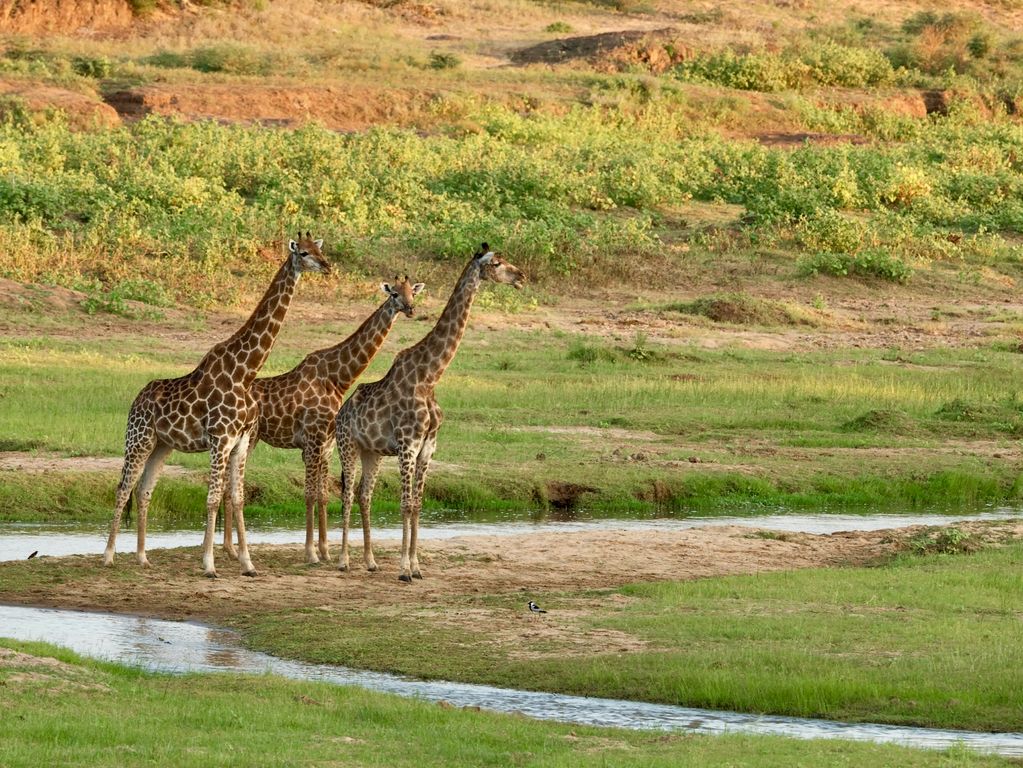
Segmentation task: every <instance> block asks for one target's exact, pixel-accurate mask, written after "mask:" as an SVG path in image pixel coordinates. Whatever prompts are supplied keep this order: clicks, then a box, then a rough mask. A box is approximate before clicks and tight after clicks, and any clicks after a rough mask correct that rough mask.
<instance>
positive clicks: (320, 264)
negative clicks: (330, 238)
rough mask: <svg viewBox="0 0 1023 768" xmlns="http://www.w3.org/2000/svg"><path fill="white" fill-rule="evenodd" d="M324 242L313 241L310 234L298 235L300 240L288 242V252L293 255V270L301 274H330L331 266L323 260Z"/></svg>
mask: <svg viewBox="0 0 1023 768" xmlns="http://www.w3.org/2000/svg"><path fill="white" fill-rule="evenodd" d="M321 247H323V240H313V237H312V235H310V234H309V233H308V232H306V233H305V236H304V237H303V236H302V233H301V232H299V233H298V240H289V241H288V252H289V253H291V268H292V269H294V270H295V273H296V274H298V273H301V272H322V273H323V274H325V275H329V274H330V264H328V263H327V260H326V259H324V258H323V251H321V250H320V248H321Z"/></svg>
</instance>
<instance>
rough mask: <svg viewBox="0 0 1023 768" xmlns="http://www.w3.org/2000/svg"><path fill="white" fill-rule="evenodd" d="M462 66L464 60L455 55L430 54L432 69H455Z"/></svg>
mask: <svg viewBox="0 0 1023 768" xmlns="http://www.w3.org/2000/svg"><path fill="white" fill-rule="evenodd" d="M461 65H462V60H461V59H460V58H458V56H456V55H455V54H453V53H438V52H436V51H435V52H433V53H431V54H430V69H455V68H456V67H459V66H461Z"/></svg>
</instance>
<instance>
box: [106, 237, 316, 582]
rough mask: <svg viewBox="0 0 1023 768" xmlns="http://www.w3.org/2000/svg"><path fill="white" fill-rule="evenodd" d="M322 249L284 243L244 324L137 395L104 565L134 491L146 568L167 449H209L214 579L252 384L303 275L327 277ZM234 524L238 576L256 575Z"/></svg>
mask: <svg viewBox="0 0 1023 768" xmlns="http://www.w3.org/2000/svg"><path fill="white" fill-rule="evenodd" d="M322 244H323V241H322V240H313V239H312V237H311V235H310V234H309V232H306V234H305V236H302V235H301V234H299V236H298V239H297V240H291V241H289V243H288V256H287V258H286V259H285V260H284V263H283V264H281V267H280V269H278V270H277V274H276V275H274V278H273V280H272V281H271V283H270V286H269V287H268V288H267V290H266V293H265V294H264V295H263V298H262V299H261V300H260V302H259V304H258V305H257V306H256V308H255V310H253V312H252V314H251V315H250V316H249V319H248V320H247V321H246V322H245V324H244V325H243V326H242V327H241V328H240V329H238V331H237V332H235V334H234V335H233V336H231V338H229V339H227V340H226V341H222V342H220V343H219V344H216V345H215V346H214V347H213V348H212V349H210V351H209V352H207V353H206V354H205V356H203V358H202V360H200V361H199V365H197V366H196V367H195V369H194V370H193V371H192V372H191V373H189V374H186V375H185V376H180V377H178V378H176V379H160V380H157V381H151V382H149V384H147V385H146V386H145V387H143V389H142V391H141V392H139V394H138V396H137V397H136V398H135V401H134V402H133V403H132V406H131V409H130V410H129V411H128V426H127V429H126V431H125V440H124V442H125V447H124V465H123V467H122V469H121V480H120V482H119V483H118V486H117V494H116V497H115V501H114V516H113V520H112V521H111V524H110V535H109V537H108V538H107V546H106V550H105V551H104V553H103V562H104V563H105V564H106V565H112V564H113V562H114V551H115V543H116V540H117V532H118V528H119V527H120V524H121V515H122V513H123V511H124V509H125V507H126V506H127V504H128V501H129V499H130V498H131V495H132V493H133V492H134V493H135V496H136V499H137V501H138V520H137V522H136V526H137V529H138V530H137V532H138V541H137V545H136V555H137V557H138V561H139V564H140V565H143V566H145V565H148V564H149V560H148V558H147V557H146V548H145V541H146V522H147V521H146V518H147V514H148V511H149V502H150V500H151V497H152V493H153V488H154V487H155V485H156V481H157V478H158V477H159V475H160V471H161V470H162V469H163V464H164V461H165V460H166V459H167V456H168V455H170V453H171V452H172V451H182V452H184V453H200V452H205V451H209V454H210V480H209V490H208V493H207V496H206V533H205V536H204V538H203V557H202V564H203V573H204V574H205V575H206V576H209V577H216V575H217V572H216V568H215V566H214V559H213V531H214V524H215V522H216V516H217V509H218V508H219V506H220V501H221V497H222V496H223V494H224V488H225V483H227V484H228V489H227V492H228V496H229V498H230V499H231V500H232V504H233V506H235V507H236V508H237V509H239V510H241V504H242V496H243V487H244V486H243V484H244V479H245V460H246V457H247V452H248V441H249V432H250V431H251V429H252V426H253V424H254V423H255V421H256V417H257V415H258V412H257V409H256V402H255V398H254V397H253V395H252V393H251V392H250V387H251V386H252V382H253V381H254V380H255V378H256V374H257V373H258V372H259V369H260V368H261V367H262V366H263V363H265V362H266V358H267V356H268V355H269V354H270V350H271V348H272V347H273V344H274V341H275V340H276V339H277V334H278V333H279V332H280V329H281V325H282V324H283V322H284V318H285V316H286V315H287V312H288V307H289V306H290V304H291V299H292V296H293V295H294V293H295V288H296V286H297V285H298V278H299V276H300V275H301V274H302V273H303V272H320V273H324V274H329V273H330V271H331V268H330V265H329V264H328V263H327V261H326V260H325V259H324V257H323V252H322V251H321V246H322ZM237 524H238V546H239V552H238V560H239V562H240V564H241V568H242V573H244V574H245V575H249V576H254V575H255V574H256V569H255V568H254V567H253V565H252V560H251V558H250V557H249V551H248V545H247V544H246V540H245V522H244V519H243V518H242V516H241V514H240V513H239V516H238V520H237Z"/></svg>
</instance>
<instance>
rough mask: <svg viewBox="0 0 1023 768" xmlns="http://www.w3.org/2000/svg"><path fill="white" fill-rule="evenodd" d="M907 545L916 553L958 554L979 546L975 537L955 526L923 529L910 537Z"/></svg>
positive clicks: (968, 551)
mask: <svg viewBox="0 0 1023 768" xmlns="http://www.w3.org/2000/svg"><path fill="white" fill-rule="evenodd" d="M908 546H909V549H910V551H911V552H913V553H914V554H916V555H933V554H941V555H960V554H968V553H970V552H975V551H977V549H978V548H979V544H978V543H977V541H976V540H975V537H973V536H971V535H970V534H969V533H967V532H966V531H963V530H962V529H961V528H957V527H955V526H952V527H949V528H941V529H939V530H937V531H935V530H930V531H924V532H923V533H920V534H917V535H916V536H914V537H913V538H911V539H910V540H909V542H908Z"/></svg>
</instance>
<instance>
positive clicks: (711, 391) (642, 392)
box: [0, 304, 1023, 525]
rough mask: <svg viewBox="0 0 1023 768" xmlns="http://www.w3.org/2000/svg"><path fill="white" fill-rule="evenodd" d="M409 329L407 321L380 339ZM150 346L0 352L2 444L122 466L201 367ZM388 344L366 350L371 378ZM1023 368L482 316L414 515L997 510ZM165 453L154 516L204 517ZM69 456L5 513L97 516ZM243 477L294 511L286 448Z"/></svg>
mask: <svg viewBox="0 0 1023 768" xmlns="http://www.w3.org/2000/svg"><path fill="white" fill-rule="evenodd" d="M434 306H436V304H435V305H434ZM423 332H424V329H423V326H422V325H420V324H411V323H407V324H403V325H401V327H399V328H396V329H395V331H394V337H395V338H393V339H392V340H390V341H389V343H388V348H387V349H388V350H393V349H397V348H400V347H401V346H404V345H406V344H408V343H410V342H411V341H412V340H414V339H417V338H418V337H419V335H421V334H422V333H423ZM298 333H299V335H298V336H291V337H289V338H288V339H286V340H285V341H284V344H283V345H282V349H281V350H280V352H279V353H275V357H274V359H273V360H272V361H271V364H270V366H269V370H268V372H273V371H277V370H284V369H286V368H287V367H288V366H290V365H291V364H293V363H294V362H295V361H296V360H297V359H299V357H300V356H301V354H302V353H303V352H304V351H305V350H306V349H309V348H313V347H314V346H318V345H322V343H323V342H322V340H321V339H322V336H323V334H322V331H318V330H317V331H312V332H310V331H308V330H301V331H299V332H298ZM316 334H319V335H316ZM313 336H315V338H311V337H313ZM153 343H154V339H152V338H150V337H146V336H144V335H143V336H138V337H133V338H129V339H125V340H124V341H123V342H122V343H120V344H119V346H118V347H117V348H111V347H110V345H109V344H108V343H107V342H106V341H105V340H103V339H102V338H99V339H96V340H95V341H89V340H84V341H76V342H67V341H61V340H57V339H53V338H46V337H37V338H30V339H23V340H16V341H8V342H6V343H4V344H0V390H2V391H3V392H4V401H3V408H4V412H5V419H4V426H3V431H2V433H0V441H2V446H3V448H4V449H6V450H23V451H30V452H31V451H35V452H51V451H52V452H56V453H59V454H65V455H70V456H107V457H112V458H114V459H115V461H114V464H113V466H116V457H119V456H120V455H121V451H122V447H121V446H122V441H123V430H124V423H125V418H126V413H127V408H128V406H129V404H130V403H131V401H132V399H133V397H134V396H135V394H136V392H137V391H138V390H139V389H140V388H141V386H142V385H143V384H144V383H145V382H146V381H148V380H150V379H152V378H159V377H164V376H170V375H180V374H181V373H183V372H185V371H186V370H188V369H189V368H190V366H191V365H192V364H194V358H195V353H194V352H192V351H191V350H189V349H182V348H180V347H173V346H172V347H167V348H165V349H163V350H160V349H157V350H156V351H155V352H145V351H144V350H145V349H146V348H147V346H151V345H153ZM637 350H640V351H641V353H642V354H639V353H638V352H637ZM391 354H392V353H391V352H388V351H386V350H385V351H384V352H382V353H381V355H380V357H379V358H378V359H377V360H376V361H375V362H374V363H373V365H372V366H371V369H370V371H369V372H368V373H367V374H366V378H367V380H373V379H374V378H376V377H377V376H379V375H380V374H381V373H382V372H383V371H384V370H385V368H386V366H387V365H388V364H389V362H390V356H391ZM1020 366H1021V362H1020V356H1019V355H1018V353H1016V352H1015V350H1014V349H1013V348H1011V347H1008V346H1001V345H999V344H992V345H991V346H988V347H981V348H975V349H934V350H929V351H919V352H912V353H909V352H907V353H900V352H897V351H893V350H890V349H883V350H838V351H818V352H801V353H792V352H783V353H779V352H770V351H757V350H743V349H735V348H725V349H717V350H708V349H700V348H697V347H692V346H688V345H679V346H674V345H673V346H668V345H664V344H653V343H650V342H647V341H645V340H642V339H640V340H637V339H635V338H628V337H625V338H623V339H622V340H620V341H614V340H611V339H608V338H601V337H591V336H584V335H577V334H572V333H562V332H549V331H544V332H539V331H515V330H500V331H487V330H484V329H482V328H481V329H480V330H477V331H474V332H471V333H470V334H468V336H467V338H466V341H465V343H464V345H463V347H462V350H461V351H460V353H459V356H458V357H457V358H456V359H455V361H454V364H453V365H452V368H451V370H450V371H449V372H448V374H447V375H446V376H445V378H444V379H443V380H442V382H441V384H440V387H439V389H438V398H439V400H440V403H441V405H442V407H443V408H444V410H445V412H446V423H445V425H444V428H443V431H442V433H441V442H440V449H439V451H438V453H437V455H436V465H435V469H434V470H433V471H432V472H431V479H430V482H429V483H428V484H427V506H428V508H429V513H430V514H431V515H433V516H434V519H436V518H438V517H440V516H444V515H447V516H449V517H450V516H452V515H454V516H455V517H457V516H458V515H481V516H484V517H485V516H486V515H491V516H493V515H503V514H514V515H518V516H524V515H529V514H547V513H549V512H550V513H555V514H572V513H575V512H579V511H583V512H585V513H587V514H596V515H600V514H608V513H615V514H686V513H703V514H713V513H718V512H729V513H734V512H737V511H738V512H743V511H746V512H750V513H754V512H757V511H763V510H766V509H774V508H778V507H786V508H796V509H808V508H813V509H836V510H837V509H844V510H857V509H859V510H876V509H890V510H894V509H910V508H916V507H927V508H931V509H949V510H952V509H962V508H969V507H980V506H983V505H985V504H991V503H1012V502H1014V501H1015V500H1016V499H1017V498H1018V493H1019V486H1018V466H1017V465H1016V463H1015V462H1013V461H1011V460H1009V459H1008V458H1007V456H1009V455H1011V452H1012V450H1013V446H1014V445H1015V442H1016V440H1017V437H1018V435H1019V434H1020V432H1021V431H1023V404H1021V401H1020V400H1019V399H1017V395H1016V382H1018V380H1019V375H1020ZM26 382H32V385H31V386H26ZM69 403H74V404H75V407H74V408H69V407H68V404H69ZM481 455H485V456H486V457H487V458H486V461H483V462H480V461H479V457H480V456H481ZM172 461H174V462H180V463H181V465H182V466H183V467H184V468H185V469H186V470H187V471H186V472H185V473H184V474H180V473H179V474H178V475H176V476H173V477H168V478H166V479H165V480H163V481H161V484H160V485H159V486H158V488H157V491H156V494H155V497H154V512H153V517H152V521H153V524H154V525H174V524H180V523H182V522H186V521H187V522H191V521H194V520H195V519H196V518H195V514H196V510H198V509H200V508H201V507H202V499H203V498H204V493H205V491H204V489H203V477H204V475H203V472H204V470H205V468H206V465H207V459H206V457H205V456H204V455H202V454H195V455H183V454H175V456H174V458H173V459H172ZM67 466H68V469H69V470H71V472H70V474H66V473H60V472H52V473H46V474H27V473H18V474H15V473H9V474H6V475H5V476H4V478H3V483H2V484H0V500H2V501H3V503H2V504H0V509H2V510H3V511H2V512H0V516H2V517H6V518H7V519H11V520H51V521H62V522H68V521H80V522H96V521H104V520H105V519H106V518H107V516H108V515H109V508H110V505H111V504H112V499H113V496H112V494H113V488H114V485H115V483H116V476H117V471H116V470H113V469H108V470H106V471H103V472H97V471H95V470H89V469H88V467H87V465H84V466H78V468H76V466H77V465H75V464H74V463H73V462H70V463H68V465H67ZM395 474H396V470H395V469H394V467H392V466H390V465H388V466H387V467H386V469H385V472H384V474H383V476H382V481H381V486H380V490H379V492H378V493H377V494H376V497H375V503H376V505H377V506H376V514H377V519H378V520H393V519H394V515H395V504H396V498H397V494H396V491H395ZM248 479H249V488H248V495H249V502H250V507H251V509H252V515H253V519H259V518H262V519H275V520H286V519H295V518H296V517H298V516H300V515H301V514H302V513H303V511H304V507H303V504H302V501H301V461H300V458H299V456H298V454H297V453H296V452H293V451H281V450H277V449H273V448H270V447H268V446H260V447H259V449H258V450H257V451H256V452H255V454H254V456H253V459H252V461H251V462H250V464H249V475H248ZM566 488H567V490H566Z"/></svg>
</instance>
